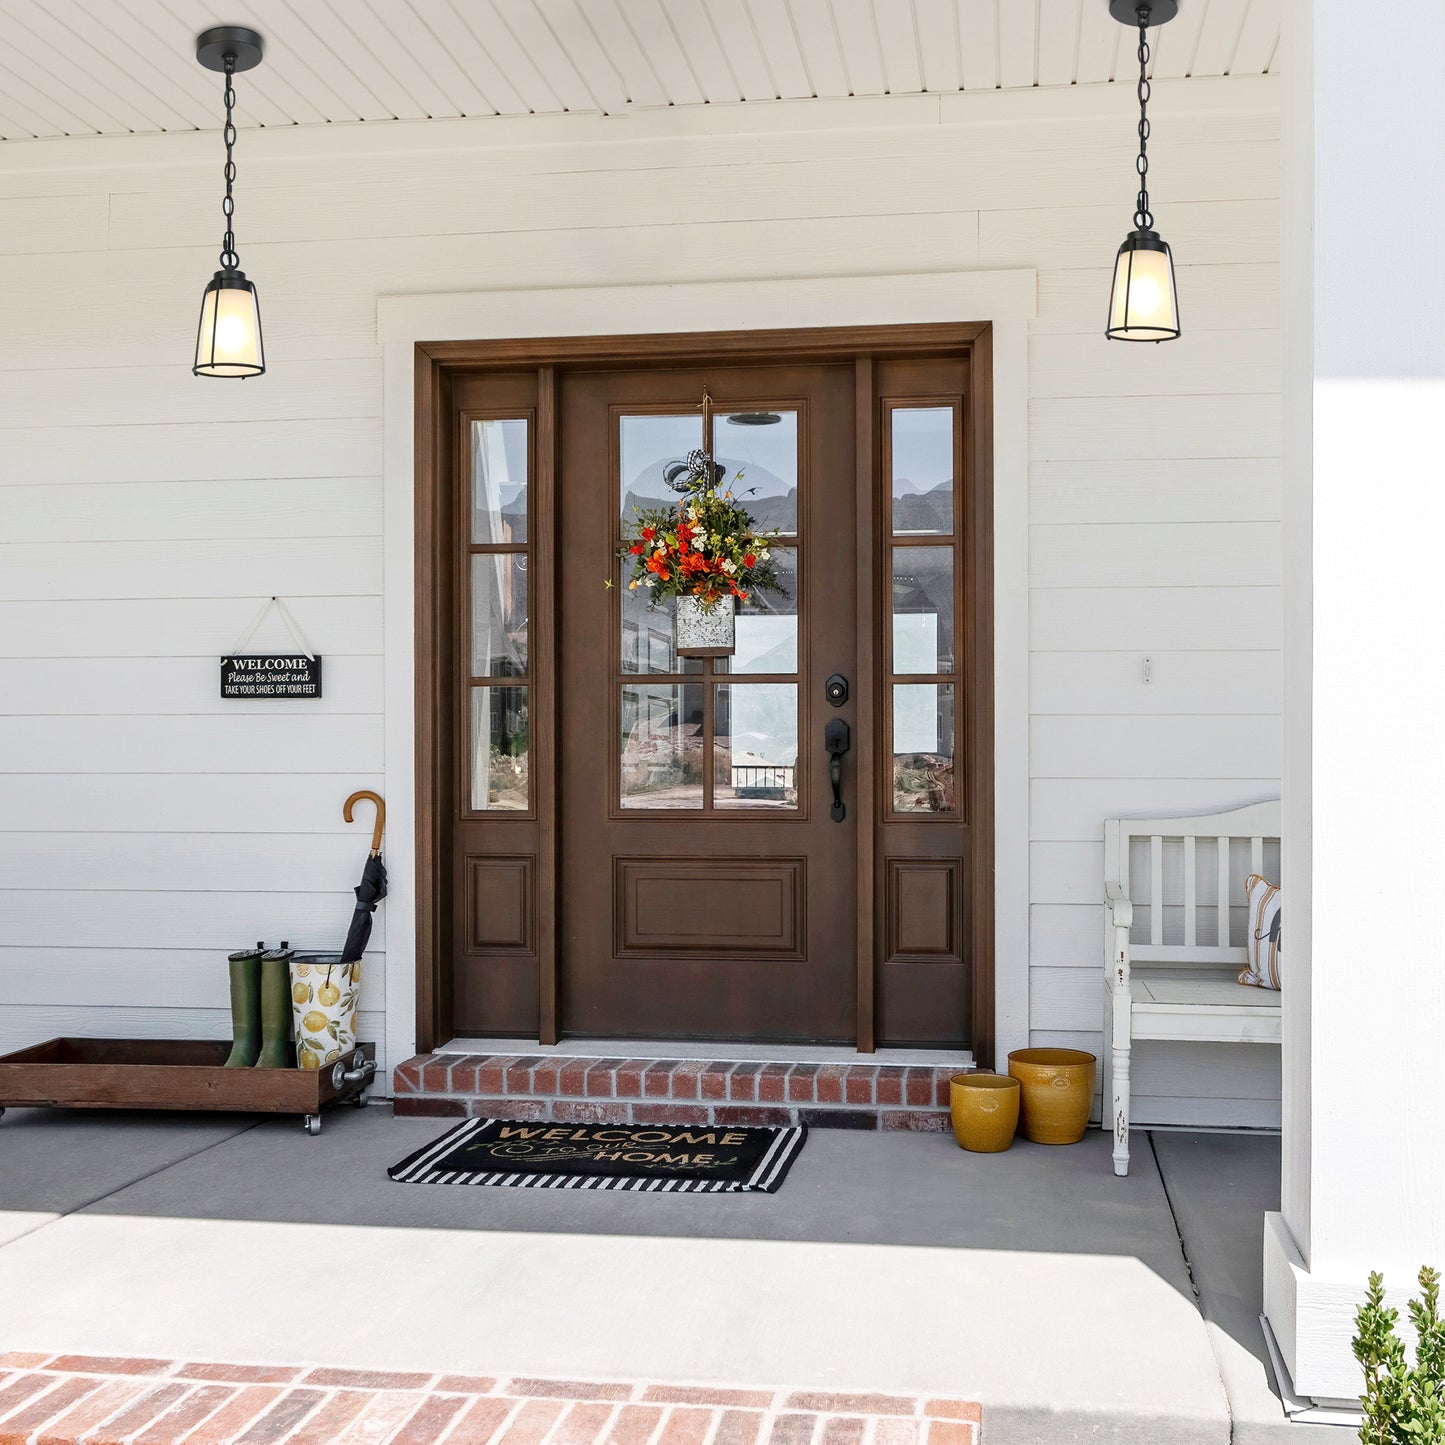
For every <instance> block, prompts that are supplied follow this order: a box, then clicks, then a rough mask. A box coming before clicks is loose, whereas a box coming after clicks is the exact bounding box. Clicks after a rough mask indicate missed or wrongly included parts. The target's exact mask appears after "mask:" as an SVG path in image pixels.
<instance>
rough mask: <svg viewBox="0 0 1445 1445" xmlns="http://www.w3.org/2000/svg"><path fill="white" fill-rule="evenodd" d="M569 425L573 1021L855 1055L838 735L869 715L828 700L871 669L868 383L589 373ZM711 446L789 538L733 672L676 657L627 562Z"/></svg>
mask: <svg viewBox="0 0 1445 1445" xmlns="http://www.w3.org/2000/svg"><path fill="white" fill-rule="evenodd" d="M704 388H707V389H708V390H709V392H710V394H711V395H712V397H713V400H714V404H715V410H714V415H713V417H712V436H711V437H710V438H709V437H705V436H704V431H703V415H702V412H701V410H700V407H699V399H700V398H701V396H702V395H703V392H704ZM561 415H562V419H563V420H562V447H561V466H560V470H559V487H558V501H559V513H560V515H561V516H562V517H564V518H566V519H567V520H566V522H565V524H564V526H563V527H562V531H561V538H560V541H561V547H560V554H559V555H560V568H559V576H560V578H561V585H562V611H561V634H560V636H561V651H560V663H561V667H560V702H561V710H562V719H563V726H562V730H561V799H562V828H561V835H562V846H561V855H560V862H561V870H560V880H561V899H560V902H561V917H562V927H561V934H560V945H561V946H560V964H561V994H560V1002H561V1019H562V1028H563V1030H564V1031H565V1032H569V1033H578V1034H601V1035H614V1036H623V1037H626V1036H634V1037H635V1036H654V1037H660V1038H698V1037H718V1038H754V1039H803V1038H811V1039H830V1040H851V1039H852V1038H854V1037H855V1007H856V1000H855V988H854V982H853V980H854V939H855V931H854V929H855V919H854V912H853V908H852V906H851V902H852V900H853V898H854V897H855V896H856V886H857V879H856V863H857V843H856V833H855V829H856V825H857V818H858V806H857V783H856V760H855V758H854V757H853V756H852V755H851V752H850V754H845V755H843V756H842V759H841V762H842V767H841V781H840V791H841V796H842V799H843V805H844V806H843V818H842V819H841V821H835V820H834V818H833V817H832V816H831V810H830V805H831V801H832V788H831V784H830V779H829V767H828V765H829V757H828V754H827V753H826V752H825V751H824V747H823V729H824V726H825V724H826V723H827V722H829V721H831V720H832V719H833V718H834V717H839V718H842V719H844V720H848V719H851V718H852V716H853V711H854V710H853V708H852V707H851V706H849V705H846V704H845V705H844V706H843V707H841V708H837V709H835V708H834V707H832V706H831V705H830V704H829V703H828V702H827V701H826V699H825V697H824V685H825V680H826V679H827V678H828V677H830V676H833V675H837V676H839V677H842V678H845V679H848V680H849V681H850V686H851V681H852V680H853V679H855V678H856V674H857V649H856V644H855V625H856V613H855V609H854V606H853V596H854V587H855V582H856V576H857V561H856V556H855V551H854V549H855V545H856V540H857V528H856V525H855V520H854V492H853V488H852V487H851V486H850V485H847V481H848V479H849V478H850V476H851V471H850V465H851V460H852V450H853V434H854V428H853V370H852V368H851V367H849V366H833V367H818V366H813V367H803V366H786V367H768V368H746V369H737V370H731V371H728V370H723V369H716V368H715V369H713V370H709V371H703V370H673V371H666V372H659V371H655V370H649V371H629V372H593V373H590V374H587V373H583V374H578V375H574V376H569V377H566V378H564V379H563V382H562V387H561ZM697 447H705V448H707V449H708V450H710V452H711V454H712V456H713V457H714V458H715V460H716V461H717V463H718V464H719V465H721V466H722V467H723V468H724V472H725V476H726V477H727V478H728V482H729V485H731V486H732V488H733V489H734V491H735V492H736V493H737V494H739V495H745V496H746V497H747V499H748V509H749V511H750V512H751V513H752V515H753V518H754V520H755V522H756V523H758V524H759V525H760V526H762V527H764V528H767V529H768V530H772V529H774V528H776V529H779V530H780V533H781V535H780V536H779V538H778V540H777V542H776V543H775V544H774V546H773V547H772V549H771V550H772V554H773V559H774V560H775V561H776V562H777V563H778V571H779V573H780V575H781V578H782V581H783V583H784V586H785V588H786V595H779V594H777V593H773V594H768V593H762V592H760V593H758V594H756V595H754V596H752V597H750V598H749V600H748V602H747V603H746V604H745V605H744V606H743V607H742V609H741V611H740V613H739V616H738V618H737V635H736V642H737V650H736V652H735V653H734V654H733V656H731V657H718V658H680V657H678V656H677V654H676V653H675V651H674V650H673V616H672V613H673V608H672V606H671V605H670V604H669V605H667V606H664V607H658V608H654V607H651V606H649V605H648V602H647V600H646V598H647V593H646V590H645V589H638V590H636V591H634V590H631V589H629V588H628V587H627V585H626V578H627V576H628V575H630V573H631V570H632V569H631V567H630V566H620V565H619V563H618V562H617V560H616V552H617V548H618V546H619V543H620V542H621V541H622V540H623V538H624V536H626V537H627V538H628V539H629V540H630V538H631V537H632V536H633V535H635V526H632V525H630V524H629V522H628V518H629V516H631V515H632V514H634V513H635V511H636V510H637V509H638V508H639V507H655V506H658V505H668V504H669V503H671V502H675V501H676V500H677V495H678V494H677V493H676V491H674V490H672V488H671V486H670V485H669V482H668V480H667V476H668V470H669V468H670V467H672V466H674V464H676V463H677V462H679V461H680V460H681V459H683V458H685V457H686V456H687V454H688V453H689V452H690V451H692V450H693V449H694V448H697ZM839 478H841V479H843V480H844V485H842V486H836V485H830V484H829V483H830V482H834V481H836V479H839ZM603 579H608V580H610V581H612V582H613V583H614V585H613V586H612V587H610V588H605V587H604V585H603ZM850 804H851V807H850V806H849V805H850Z"/></svg>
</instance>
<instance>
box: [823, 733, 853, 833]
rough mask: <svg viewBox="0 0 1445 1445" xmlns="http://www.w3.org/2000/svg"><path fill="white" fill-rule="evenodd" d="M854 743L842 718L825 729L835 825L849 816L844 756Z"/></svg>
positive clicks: (824, 738) (824, 737) (824, 739)
mask: <svg viewBox="0 0 1445 1445" xmlns="http://www.w3.org/2000/svg"><path fill="white" fill-rule="evenodd" d="M852 742H853V737H852V733H851V731H850V730H849V727H848V724H847V723H845V722H844V721H843V719H842V718H840V717H835V718H833V719H831V720H830V721H829V723H828V726H827V727H825V728H824V729H823V747H824V748H825V749H826V750H827V753H828V781H829V782H830V783H832V785H833V806H832V807H831V808H830V809H829V810H828V816H829V817H831V818H832V820H833V821H834V822H835V823H841V822H842V821H843V819H844V818H846V817H847V816H848V809H847V808H846V807H844V805H843V754H844V753H846V752H847V751H848V749H849V748H850V747H851V746H852Z"/></svg>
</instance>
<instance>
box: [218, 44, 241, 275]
mask: <svg viewBox="0 0 1445 1445" xmlns="http://www.w3.org/2000/svg"><path fill="white" fill-rule="evenodd" d="M235 74H236V57H235V56H234V55H227V56H226V89H225V91H224V99H225V103H226V126H225V129H224V130H223V131H222V132H221V134H222V136H223V137H224V138H225V142H226V169H225V176H226V196H225V199H224V200H223V201H222V202H221V214H222V215H223V216H225V218H226V234H225V236H224V238H223V239H222V241H221V268H222V270H225V271H234V270H236V268H237V267H238V266H239V265H240V264H241V258H240V257H239V256H237V255H236V235H235V231H234V230H233V229H232V228H233V226H234V224H235V220H234V218H235V214H236V202H235V199H234V198H233V197H232V195H231V187H232V186H233V185H234V184H235V180H236V159H235V154H234V152H235V148H236V122H235V121H234V120H233V119H232V111H233V110H234V109H235V106H236V87H235V85H234V84H233V83H232V80H233V77H234V76H235Z"/></svg>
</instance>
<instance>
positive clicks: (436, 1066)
mask: <svg viewBox="0 0 1445 1445" xmlns="http://www.w3.org/2000/svg"><path fill="white" fill-rule="evenodd" d="M957 1072H958V1070H957V1069H954V1068H949V1067H945V1066H942V1065H938V1066H918V1065H912V1066H903V1065H898V1064H854V1063H848V1064H841V1063H839V1064H787V1063H759V1062H756V1061H747V1062H738V1061H734V1060H728V1059H712V1060H699V1059H620V1058H617V1059H595V1058H590V1057H570V1056H565V1055H563V1056H557V1055H552V1056H550V1057H547V1058H542V1057H541V1056H539V1055H523V1056H517V1055H513V1054H422V1055H419V1056H418V1057H417V1058H414V1059H408V1060H407V1061H406V1062H405V1063H404V1064H398V1065H397V1067H396V1069H395V1070H394V1071H393V1073H392V1090H393V1094H394V1097H395V1106H396V1112H397V1113H398V1114H419V1115H424V1116H428V1117H432V1118H445V1117H459V1116H468V1115H470V1116H473V1117H475V1116H479V1115H480V1116H482V1117H486V1118H496V1119H524V1120H527V1121H529V1122H530V1121H532V1120H537V1119H550V1120H555V1121H557V1122H558V1123H562V1124H682V1125H703V1124H778V1125H787V1124H808V1125H811V1126H812V1127H814V1128H821V1129H911V1130H920V1131H927V1132H934V1133H937V1132H940V1131H942V1130H945V1129H947V1128H948V1127H949V1123H948V1081H949V1079H951V1078H952V1077H953V1075H954V1074H955V1073H957Z"/></svg>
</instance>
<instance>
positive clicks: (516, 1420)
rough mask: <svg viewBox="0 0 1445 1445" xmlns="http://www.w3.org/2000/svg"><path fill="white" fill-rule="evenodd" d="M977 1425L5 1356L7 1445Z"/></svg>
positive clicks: (609, 1395)
mask: <svg viewBox="0 0 1445 1445" xmlns="http://www.w3.org/2000/svg"><path fill="white" fill-rule="evenodd" d="M981 1415H982V1411H981V1409H980V1407H979V1405H978V1404H976V1403H975V1402H974V1401H971V1400H961V1399H931V1398H928V1397H927V1396H913V1395H894V1394H883V1393H871V1392H870V1393H852V1394H849V1393H842V1392H839V1391H830V1390H756V1389H747V1388H737V1387H728V1386H714V1385H682V1384H657V1383H652V1382H649V1381H618V1380H590V1381H589V1380H547V1379H537V1378H532V1377H527V1378H521V1379H493V1378H483V1377H479V1376H477V1375H455V1374H443V1373H431V1372H429V1371H421V1370H418V1371H414V1372H408V1373H396V1372H392V1371H385V1370H354V1369H326V1368H310V1369H308V1368H307V1367H306V1366H304V1365H225V1364H205V1363H200V1362H196V1361H191V1362H189V1363H187V1362H183V1361H180V1360H156V1359H117V1358H114V1357H105V1358H97V1357H93V1356H89V1355H49V1354H44V1353H25V1352H22V1351H18V1350H17V1351H11V1352H10V1353H8V1354H0V1441H3V1442H4V1445H82V1442H83V1445H232V1442H234V1441H240V1440H244V1441H246V1442H247V1445H265V1442H271V1441H280V1440H286V1441H287V1445H355V1442H357V1441H362V1442H365V1445H388V1442H392V1445H434V1442H436V1441H438V1440H440V1439H441V1438H442V1437H443V1436H445V1438H446V1445H543V1442H546V1445H562V1442H566V1445H603V1442H606V1445H649V1442H653V1445H704V1442H711V1445H865V1442H868V1445H977V1441H978V1436H979V1422H980V1419H981ZM288 1437H289V1439H288Z"/></svg>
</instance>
